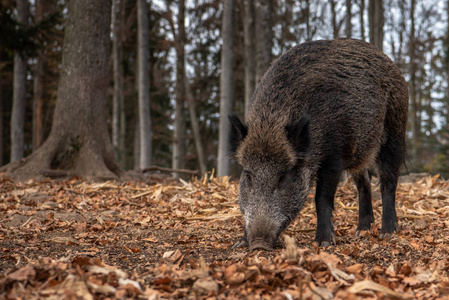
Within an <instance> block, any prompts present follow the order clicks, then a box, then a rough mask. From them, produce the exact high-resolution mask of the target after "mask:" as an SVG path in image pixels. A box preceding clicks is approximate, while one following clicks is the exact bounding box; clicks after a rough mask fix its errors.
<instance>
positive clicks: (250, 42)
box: [243, 0, 256, 115]
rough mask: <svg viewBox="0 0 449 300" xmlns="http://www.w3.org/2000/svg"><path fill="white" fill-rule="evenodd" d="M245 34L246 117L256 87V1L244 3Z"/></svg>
mask: <svg viewBox="0 0 449 300" xmlns="http://www.w3.org/2000/svg"><path fill="white" fill-rule="evenodd" d="M243 5H244V13H243V14H244V18H243V34H244V44H245V115H246V113H247V112H248V106H249V103H250V101H251V97H252V96H253V93H254V89H255V87H256V57H255V55H254V53H255V50H256V45H255V39H254V38H255V34H256V32H255V29H256V28H255V11H254V9H255V8H254V1H252V0H246V1H244V4H243Z"/></svg>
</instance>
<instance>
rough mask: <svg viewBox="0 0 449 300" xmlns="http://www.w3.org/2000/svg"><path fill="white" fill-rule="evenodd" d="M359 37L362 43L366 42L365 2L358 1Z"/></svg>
mask: <svg viewBox="0 0 449 300" xmlns="http://www.w3.org/2000/svg"><path fill="white" fill-rule="evenodd" d="M359 17H360V35H361V38H362V40H363V41H365V40H366V36H365V0H360V14H359Z"/></svg>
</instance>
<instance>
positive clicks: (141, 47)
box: [137, 0, 153, 170]
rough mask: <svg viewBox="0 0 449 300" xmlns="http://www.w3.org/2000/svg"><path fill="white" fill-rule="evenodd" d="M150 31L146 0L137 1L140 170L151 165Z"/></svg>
mask: <svg viewBox="0 0 449 300" xmlns="http://www.w3.org/2000/svg"><path fill="white" fill-rule="evenodd" d="M148 34H149V29H148V10H147V2H146V0H137V48H138V50H137V61H138V63H137V64H138V95H139V96H138V97H139V128H140V129H139V137H140V164H139V167H140V169H142V170H143V169H145V168H148V167H149V166H150V165H151V154H152V153H151V148H152V145H151V142H152V139H153V133H152V130H151V116H150V73H149V72H150V67H149V47H148V45H149V44H148V43H149V38H148Z"/></svg>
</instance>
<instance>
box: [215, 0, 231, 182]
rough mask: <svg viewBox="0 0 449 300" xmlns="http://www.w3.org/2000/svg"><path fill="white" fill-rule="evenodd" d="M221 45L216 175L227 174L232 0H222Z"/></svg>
mask: <svg viewBox="0 0 449 300" xmlns="http://www.w3.org/2000/svg"><path fill="white" fill-rule="evenodd" d="M222 26H223V27H222V31H221V32H222V36H223V45H222V50H221V75H220V126H219V140H218V166H217V174H218V176H225V175H229V157H228V155H227V151H226V150H227V147H228V144H229V131H230V124H229V120H228V115H230V114H231V111H232V101H233V98H234V78H233V65H234V52H233V51H234V49H233V48H234V0H225V1H224V11H223V23H222Z"/></svg>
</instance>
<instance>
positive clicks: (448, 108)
mask: <svg viewBox="0 0 449 300" xmlns="http://www.w3.org/2000/svg"><path fill="white" fill-rule="evenodd" d="M446 18H448V20H449V0H447V1H446ZM444 42H445V48H446V57H445V58H446V111H447V112H449V22H446V38H445V40H444ZM0 88H1V86H0ZM446 139H449V114H448V113H447V114H446Z"/></svg>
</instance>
